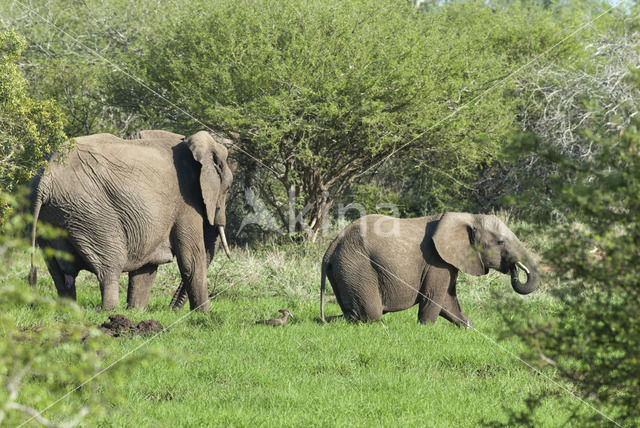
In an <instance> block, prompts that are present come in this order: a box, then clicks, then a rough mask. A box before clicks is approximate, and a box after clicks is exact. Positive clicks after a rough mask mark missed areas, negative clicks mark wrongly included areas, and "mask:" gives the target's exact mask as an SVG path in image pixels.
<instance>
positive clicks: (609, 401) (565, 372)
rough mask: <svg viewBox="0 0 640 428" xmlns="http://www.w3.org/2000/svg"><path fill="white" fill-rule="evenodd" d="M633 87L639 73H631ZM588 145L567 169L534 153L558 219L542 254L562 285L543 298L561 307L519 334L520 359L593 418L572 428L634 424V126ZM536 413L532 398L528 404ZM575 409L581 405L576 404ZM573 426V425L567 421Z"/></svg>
mask: <svg viewBox="0 0 640 428" xmlns="http://www.w3.org/2000/svg"><path fill="white" fill-rule="evenodd" d="M633 74H634V76H635V77H634V79H633V85H634V86H635V87H636V88H639V87H640V72H638V70H635V71H634V72H633ZM603 134H605V135H607V136H606V137H603V136H601V135H599V134H591V135H589V138H590V140H591V141H592V143H593V144H594V146H597V148H598V150H597V151H596V153H595V155H594V156H593V157H592V158H591V159H590V160H588V161H585V162H582V163H576V162H575V161H574V160H573V159H572V158H570V157H567V156H566V155H562V154H559V153H558V151H557V150H553V149H550V150H546V151H545V150H543V149H539V150H538V153H539V154H540V155H542V156H543V158H544V159H546V160H547V161H549V162H554V164H555V165H556V166H557V168H558V171H559V173H558V174H557V175H556V176H555V180H554V187H553V189H554V194H555V195H556V197H555V199H554V202H555V204H557V205H558V206H559V207H560V208H561V209H562V212H564V213H565V215H566V221H565V222H563V223H561V224H560V226H559V227H558V228H557V230H556V232H555V235H556V237H555V240H554V244H553V246H552V247H551V248H550V249H549V250H548V251H546V252H545V255H544V256H545V257H544V258H545V260H546V261H547V262H548V263H550V264H551V266H552V269H553V271H554V273H555V274H556V275H557V276H558V278H560V280H561V283H560V284H559V285H558V286H557V287H555V288H553V289H551V290H550V292H551V293H552V294H553V295H554V296H556V297H557V298H558V300H559V302H561V304H562V309H561V310H560V311H558V312H557V313H556V314H555V315H554V316H553V318H552V319H538V320H535V321H533V320H532V321H530V323H529V325H523V326H521V327H520V328H519V329H518V333H519V335H520V336H521V337H523V338H524V340H526V341H527V342H529V344H530V347H531V353H530V355H529V358H533V359H536V360H537V361H539V362H540V363H542V364H543V365H544V364H550V365H552V366H553V367H554V368H555V369H556V370H557V373H558V375H559V376H560V377H561V378H562V379H564V380H566V381H568V382H570V383H571V384H572V385H574V387H575V388H572V389H573V390H574V391H575V392H576V394H578V395H580V396H581V397H582V398H583V399H584V400H586V401H588V402H589V403H590V404H591V405H593V406H594V407H597V408H600V411H601V412H602V413H601V414H600V413H596V412H592V411H589V409H586V408H582V409H580V410H579V411H577V414H576V420H579V421H580V422H579V424H580V425H581V426H584V425H590V426H601V425H602V422H603V419H602V417H603V415H606V416H605V417H606V418H610V419H612V420H614V421H616V422H617V423H618V424H620V425H624V426H635V425H637V424H638V423H639V422H640V408H639V407H638V402H640V356H639V355H638V349H640V324H638V322H637V318H638V308H640V252H639V251H638V248H639V247H640V197H639V195H640V119H638V118H637V117H634V118H633V119H632V120H631V122H630V124H629V125H628V126H626V127H624V129H623V130H622V131H620V133H619V134H617V135H614V136H609V133H608V132H606V130H605V132H603ZM534 398H535V399H533V400H531V405H532V406H534V407H535V406H536V405H537V404H538V403H539V402H540V400H539V399H540V398H541V397H534ZM577 406H578V407H580V406H581V404H580V403H577ZM574 422H575V421H574Z"/></svg>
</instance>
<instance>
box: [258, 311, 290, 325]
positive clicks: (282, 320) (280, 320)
mask: <svg viewBox="0 0 640 428" xmlns="http://www.w3.org/2000/svg"><path fill="white" fill-rule="evenodd" d="M278 312H280V313H281V314H282V318H272V319H270V320H260V321H256V324H269V325H272V326H274V327H282V326H284V325H285V324H286V322H287V317H291V318H293V314H292V313H291V312H289V311H288V310H286V309H280V310H278Z"/></svg>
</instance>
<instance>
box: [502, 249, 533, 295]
mask: <svg viewBox="0 0 640 428" xmlns="http://www.w3.org/2000/svg"><path fill="white" fill-rule="evenodd" d="M518 269H521V270H523V271H524V273H525V274H526V275H527V281H526V282H525V283H521V282H520V280H519V279H518ZM509 272H510V274H511V286H512V287H513V289H514V290H515V292H516V293H518V294H529V293H531V292H532V291H535V290H536V289H537V288H538V283H539V281H540V275H539V274H538V267H537V266H536V263H535V262H534V261H533V259H532V258H531V257H530V256H528V255H527V257H525V258H524V260H523V261H517V262H515V263H514V264H513V265H512V266H511V267H510V268H509Z"/></svg>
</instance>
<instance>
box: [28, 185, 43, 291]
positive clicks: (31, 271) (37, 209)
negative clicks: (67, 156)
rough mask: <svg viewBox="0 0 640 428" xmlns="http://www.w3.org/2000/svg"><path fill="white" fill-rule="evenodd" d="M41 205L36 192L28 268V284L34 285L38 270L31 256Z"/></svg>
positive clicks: (32, 254) (34, 247)
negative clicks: (29, 265) (29, 264)
mask: <svg viewBox="0 0 640 428" xmlns="http://www.w3.org/2000/svg"><path fill="white" fill-rule="evenodd" d="M41 207H42V198H41V197H40V194H39V193H38V196H37V197H36V200H35V203H34V206H33V224H32V225H31V268H30V269H29V284H30V285H32V286H33V285H36V282H37V281H38V270H37V269H36V267H35V264H34V262H33V257H34V256H35V253H36V225H37V224H38V216H39V215H40V208H41Z"/></svg>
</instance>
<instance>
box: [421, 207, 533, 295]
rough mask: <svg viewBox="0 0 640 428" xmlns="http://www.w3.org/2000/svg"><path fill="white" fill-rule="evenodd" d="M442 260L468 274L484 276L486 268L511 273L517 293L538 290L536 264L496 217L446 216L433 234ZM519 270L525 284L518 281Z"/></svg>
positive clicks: (460, 214) (463, 214)
mask: <svg viewBox="0 0 640 428" xmlns="http://www.w3.org/2000/svg"><path fill="white" fill-rule="evenodd" d="M433 242H434V244H435V247H436V250H437V251H438V254H439V255H440V257H442V259H443V260H444V261H445V262H447V263H449V264H451V265H453V266H455V267H456V268H458V269H459V270H461V271H463V272H465V273H468V274H470V275H475V276H479V275H485V274H487V273H488V272H489V269H495V270H497V271H500V272H502V273H504V274H506V273H510V274H511V286H512V287H513V289H514V290H515V291H516V292H517V293H519V294H529V293H531V292H532V291H534V290H536V289H537V288H538V282H539V279H540V276H539V274H538V268H537V266H536V263H535V261H534V260H533V258H532V257H531V256H530V255H529V253H528V252H527V251H526V250H525V248H524V246H523V245H522V243H521V242H520V241H519V240H518V238H517V237H516V235H515V234H514V233H513V232H512V231H511V230H510V229H509V228H508V227H507V226H506V225H505V224H504V223H503V222H502V221H500V220H499V219H498V218H497V217H496V216H493V215H474V214H466V213H446V214H444V215H443V216H442V218H441V219H440V221H439V223H438V225H437V228H436V230H435V232H434V235H433ZM518 269H522V270H523V271H524V272H525V273H526V275H527V281H526V282H525V283H521V282H520V280H519V279H518Z"/></svg>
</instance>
